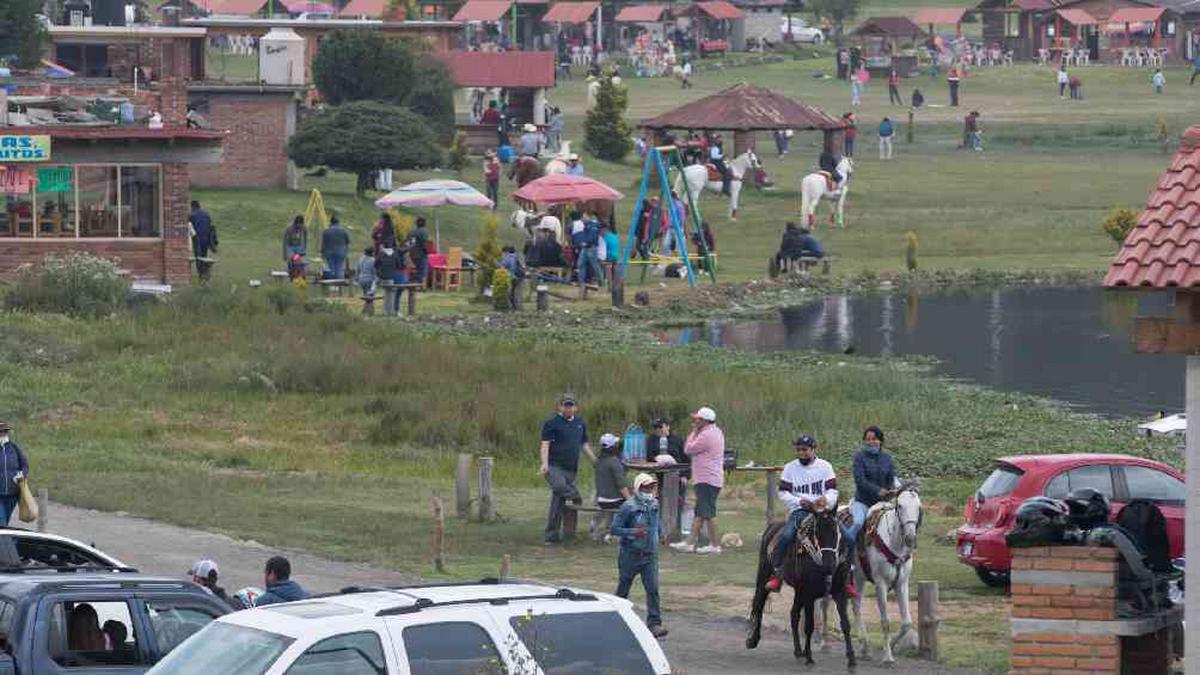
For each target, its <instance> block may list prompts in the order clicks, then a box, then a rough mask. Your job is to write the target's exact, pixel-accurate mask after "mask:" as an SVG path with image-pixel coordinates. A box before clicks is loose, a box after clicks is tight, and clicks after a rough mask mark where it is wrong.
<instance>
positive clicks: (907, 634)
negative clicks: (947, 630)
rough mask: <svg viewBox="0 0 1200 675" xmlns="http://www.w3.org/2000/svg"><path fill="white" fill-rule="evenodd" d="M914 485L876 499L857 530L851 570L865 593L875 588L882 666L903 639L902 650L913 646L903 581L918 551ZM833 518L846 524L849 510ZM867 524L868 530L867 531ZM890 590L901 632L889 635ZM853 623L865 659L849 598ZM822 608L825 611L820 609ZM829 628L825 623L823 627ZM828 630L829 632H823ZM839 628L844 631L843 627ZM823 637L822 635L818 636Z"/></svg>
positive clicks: (858, 615) (858, 619) (862, 628)
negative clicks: (893, 593) (855, 560)
mask: <svg viewBox="0 0 1200 675" xmlns="http://www.w3.org/2000/svg"><path fill="white" fill-rule="evenodd" d="M917 490H918V486H917V484H916V482H912V481H910V482H906V483H903V484H901V486H900V487H899V488H898V489H897V492H896V497H895V499H893V500H889V501H881V502H879V503H878V504H876V505H874V506H872V507H871V510H870V511H869V512H868V513H867V521H866V523H865V524H864V525H863V529H862V531H861V532H859V535H858V536H859V538H858V546H857V547H856V548H857V551H856V553H857V554H858V556H859V557H858V564H857V565H855V566H854V584H855V586H856V587H857V588H858V589H859V590H860V591H865V590H866V586H864V584H865V583H866V582H867V581H871V583H872V584H873V585H874V586H875V601H876V603H877V604H878V606H879V623H880V628H881V629H882V631H883V662H884V663H895V661H896V658H895V656H893V654H892V650H893V649H895V648H896V646H897V645H899V644H900V642H901V640H906V643H905V646H909V647H916V646H917V645H916V643H917V639H916V633H914V632H913V626H912V615H911V613H910V612H909V609H908V581H909V578H910V577H911V576H912V567H913V561H912V554H913V551H914V550H916V548H917V531H918V530H919V529H920V527H921V519H922V513H921V496H920V495H919V494H918V493H917ZM838 517H839V519H841V520H842V521H843V522H847V521H849V517H850V513H849V509H847V508H843V509H841V510H839V512H838ZM868 525H869V526H871V527H868ZM892 589H895V591H896V603H897V605H899V607H900V632H899V633H897V634H896V637H895V639H889V637H890V625H889V623H888V614H887V595H888V591H889V590H892ZM853 605H854V620H855V626H856V627H857V629H858V636H859V643H860V647H859V653H860V654H862V655H863V658H867V655H868V654H869V653H870V641H869V639H868V637H867V628H866V625H865V624H864V623H863V619H862V600H861V599H859V598H854V600H853ZM823 609H824V607H823ZM826 626H828V624H826ZM824 630H825V632H827V630H828V628H826V629H824ZM843 630H844V629H843ZM823 637H825V636H824V635H823Z"/></svg>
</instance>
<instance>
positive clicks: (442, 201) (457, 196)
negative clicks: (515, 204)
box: [375, 180, 492, 251]
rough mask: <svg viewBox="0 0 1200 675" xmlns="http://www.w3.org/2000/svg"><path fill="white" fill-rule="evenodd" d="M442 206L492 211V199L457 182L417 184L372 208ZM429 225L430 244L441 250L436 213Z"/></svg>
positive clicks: (379, 200) (382, 198) (436, 181)
mask: <svg viewBox="0 0 1200 675" xmlns="http://www.w3.org/2000/svg"><path fill="white" fill-rule="evenodd" d="M446 204H453V205H455V206H475V207H478V208H481V209H490V208H492V200H490V199H488V198H487V197H486V196H485V195H484V194H483V193H482V192H480V191H479V190H476V189H475V188H473V187H471V186H470V185H467V184H466V183H464V182H462V181H458V180H422V181H417V182H416V183H409V184H408V185H404V186H401V187H400V188H397V189H395V190H392V191H391V192H389V193H388V194H386V195H384V196H382V197H380V198H379V199H376V200H375V206H376V207H378V208H381V209H390V208H394V207H397V206H406V207H409V208H414V207H431V206H445V205H446ZM433 223H434V225H433V226H434V243H435V245H436V246H437V247H438V250H439V251H440V250H441V249H442V242H441V238H442V232H441V224H440V223H439V222H438V216H437V212H436V211H434V213H433Z"/></svg>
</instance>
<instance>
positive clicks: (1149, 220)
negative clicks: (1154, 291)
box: [1104, 125, 1200, 288]
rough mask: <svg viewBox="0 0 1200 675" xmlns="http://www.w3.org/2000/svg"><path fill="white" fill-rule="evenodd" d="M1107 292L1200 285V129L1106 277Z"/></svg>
mask: <svg viewBox="0 0 1200 675" xmlns="http://www.w3.org/2000/svg"><path fill="white" fill-rule="evenodd" d="M1104 286H1105V287H1107V288H1118V287H1140V288H1196V287H1200V125H1196V126H1192V127H1189V128H1188V130H1187V131H1186V132H1184V134H1183V139H1182V141H1181V142H1180V144H1179V150H1178V151H1177V152H1176V153H1175V158H1174V159H1173V160H1171V164H1170V166H1168V167H1167V170H1166V172H1165V173H1163V175H1162V177H1160V178H1159V179H1158V185H1157V186H1156V187H1155V188H1154V192H1151V193H1150V198H1149V199H1148V200H1147V201H1146V209H1145V210H1144V211H1142V212H1141V214H1140V215H1139V216H1138V220H1137V226H1136V227H1134V228H1133V229H1132V230H1130V231H1129V234H1128V235H1126V237H1125V242H1124V243H1123V244H1121V250H1120V251H1118V252H1117V257H1116V259H1115V260H1113V263H1112V266H1111V267H1110V268H1109V270H1108V274H1106V275H1104Z"/></svg>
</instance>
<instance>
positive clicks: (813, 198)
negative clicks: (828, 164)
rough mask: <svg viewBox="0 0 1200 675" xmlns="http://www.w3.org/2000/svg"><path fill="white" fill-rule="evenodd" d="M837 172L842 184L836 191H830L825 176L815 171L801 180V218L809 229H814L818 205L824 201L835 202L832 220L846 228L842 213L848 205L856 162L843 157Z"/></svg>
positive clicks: (831, 215)
mask: <svg viewBox="0 0 1200 675" xmlns="http://www.w3.org/2000/svg"><path fill="white" fill-rule="evenodd" d="M837 171H838V173H840V174H841V175H842V183H841V185H839V186H838V188H837V189H836V190H830V189H829V183H828V182H827V181H826V179H825V174H824V173H822V172H820V171H815V172H813V173H810V174H808V175H807V176H805V177H804V178H802V179H801V180H800V217H801V218H802V219H803V222H804V224H805V225H807V226H808V227H810V228H811V227H813V224H814V223H813V219H814V217H815V216H816V212H817V205H818V204H820V202H821V200H822V199H828V200H830V201H832V202H833V213H831V214H830V216H829V217H830V220H831V222H833V223H834V224H836V225H839V226H841V227H845V226H846V221H845V220H843V216H842V211H843V209H844V207H845V205H846V192H848V191H849V189H850V174H852V173H854V162H853V161H852V160H851V159H850V158H849V157H842V161H840V162H838V165H837Z"/></svg>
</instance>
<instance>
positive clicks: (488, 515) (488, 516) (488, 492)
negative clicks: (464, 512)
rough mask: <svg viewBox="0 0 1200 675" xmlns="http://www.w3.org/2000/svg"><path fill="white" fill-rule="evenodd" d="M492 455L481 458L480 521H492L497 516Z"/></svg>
mask: <svg viewBox="0 0 1200 675" xmlns="http://www.w3.org/2000/svg"><path fill="white" fill-rule="evenodd" d="M494 461H495V460H493V459H492V458H491V457H480V458H479V521H480V522H483V523H487V522H491V521H492V519H494V518H495V517H496V509H495V507H494V506H493V504H492V462H494Z"/></svg>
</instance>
